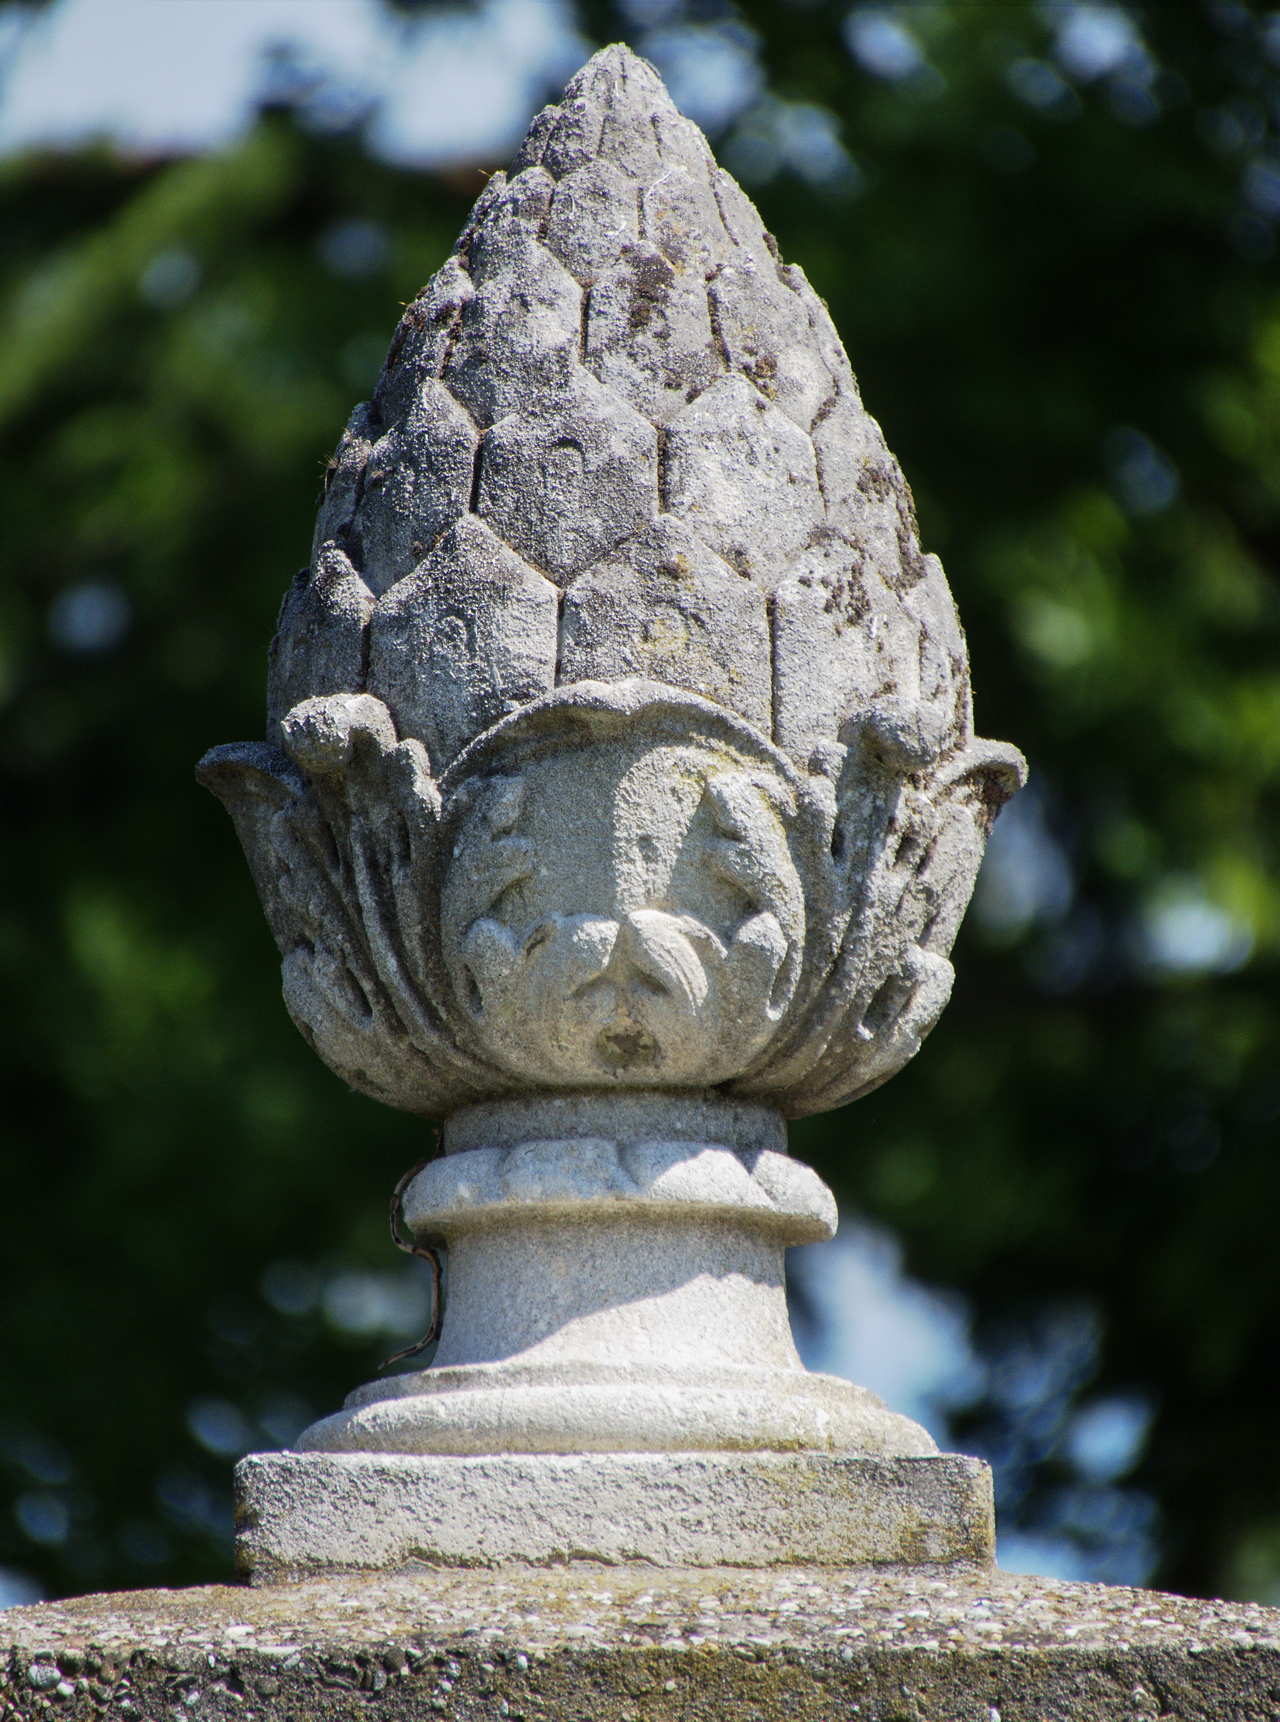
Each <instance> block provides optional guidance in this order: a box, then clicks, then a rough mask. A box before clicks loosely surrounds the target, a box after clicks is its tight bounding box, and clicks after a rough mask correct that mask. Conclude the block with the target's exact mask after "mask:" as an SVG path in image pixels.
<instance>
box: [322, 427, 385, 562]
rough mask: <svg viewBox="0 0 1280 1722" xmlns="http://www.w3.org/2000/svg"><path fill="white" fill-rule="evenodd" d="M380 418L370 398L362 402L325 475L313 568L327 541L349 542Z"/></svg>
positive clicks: (344, 433) (339, 543)
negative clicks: (348, 534)
mask: <svg viewBox="0 0 1280 1722" xmlns="http://www.w3.org/2000/svg"><path fill="white" fill-rule="evenodd" d="M380 422H381V421H380V419H379V417H378V414H377V412H376V411H375V410H374V409H373V408H372V406H371V405H370V403H369V402H364V403H363V404H362V405H360V406H358V407H357V408H356V410H355V411H354V412H353V413H352V415H351V417H350V419H349V420H348V421H347V428H346V430H345V431H344V432H343V433H342V441H341V442H340V443H339V444H338V447H337V449H336V450H335V452H334V456H333V459H332V460H331V461H330V462H329V465H328V468H327V470H326V472H325V475H324V498H323V500H322V501H321V503H320V511H319V513H318V514H317V516H316V530H315V536H314V537H313V538H312V541H311V560H312V566H313V568H314V567H315V565H316V559H317V558H318V557H319V555H320V553H321V552H322V551H323V549H324V547H325V545H327V544H333V543H336V544H338V545H340V546H343V547H345V545H346V540H347V532H348V529H349V528H350V525H351V522H352V521H353V520H354V519H355V513H356V509H357V507H358V506H359V502H360V491H361V488H362V486H363V484H364V469H365V467H366V466H367V464H368V461H369V453H370V450H371V449H372V448H373V440H374V438H375V437H376V436H377V434H378V426H379V424H380ZM317 572H318V570H317Z"/></svg>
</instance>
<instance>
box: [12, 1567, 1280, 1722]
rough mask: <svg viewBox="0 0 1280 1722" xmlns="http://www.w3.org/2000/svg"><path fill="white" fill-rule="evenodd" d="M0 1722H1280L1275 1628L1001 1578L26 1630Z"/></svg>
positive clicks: (334, 1592)
mask: <svg viewBox="0 0 1280 1722" xmlns="http://www.w3.org/2000/svg"><path fill="white" fill-rule="evenodd" d="M0 1638H2V1641H3V1654H4V1657H5V1662H4V1664H3V1666H4V1667H5V1668H6V1669H7V1673H6V1676H5V1679H4V1684H3V1685H2V1686H0V1717H3V1718H10V1717H24V1718H25V1717H36V1716H45V1715H49V1714H52V1713H57V1714H60V1715H66V1716H88V1715H92V1714H98V1715H110V1716H122V1717H125V1718H128V1719H131V1722H149V1719H150V1718H157V1719H159V1718H163V1719H164V1722H184V1718H187V1717H190V1718H196V1717H205V1716H207V1717H215V1716H231V1715H234V1716H236V1717H238V1718H240V1719H241V1722H248V1718H250V1717H256V1718H258V1719H259V1722H269V1719H272V1722H273V1719H274V1718H277V1717H279V1718H282V1719H283V1718H288V1717H293V1718H295V1719H296V1722H305V1719H309V1718H311V1717H339V1716H361V1715H366V1714H377V1715H378V1716H379V1717H382V1716H386V1717H388V1718H391V1717H395V1718H399V1717H409V1716H423V1717H426V1716H433V1717H434V1716H448V1717H456V1718H460V1719H471V1718H477V1719H478V1718H488V1717H494V1718H515V1719H517V1722H518V1719H519V1718H521V1717H524V1718H527V1719H528V1722H533V1719H534V1718H542V1717H548V1718H557V1719H559V1718H565V1719H570V1718H572V1719H575V1722H576V1719H577V1718H582V1719H584V1722H585V1719H587V1718H591V1719H595V1718H601V1719H602V1722H651V1719H652V1722H657V1719H659V1718H662V1719H665V1718H690V1719H693V1718H699V1719H701V1718H711V1717H722V1716H723V1717H734V1718H742V1719H744V1722H753V1719H754V1722H773V1719H774V1718H775V1717H776V1718H782V1717H786V1718H788V1719H792V1718H799V1719H801V1722H807V1719H809V1718H815V1719H816V1718H828V1717H832V1718H834V1717H841V1718H845V1719H850V1722H852V1719H856V1722H933V1719H934V1718H936V1719H938V1722H1033V1719H1034V1722H1059V1719H1062V1722H1066V1719H1068V1718H1069V1719H1070V1722H1093V1719H1094V1718H1104V1717H1105V1718H1111V1717H1130V1718H1133V1717H1141V1716H1169V1717H1174V1718H1178V1719H1180V1722H1190V1719H1193V1718H1194V1719H1197V1722H1198V1719H1201V1718H1204V1719H1206V1722H1207V1719H1210V1718H1212V1719H1213V1722H1220V1719H1221V1722H1255V1719H1257V1722H1262V1719H1268V1722H1270V1719H1272V1718H1276V1717H1280V1610H1274V1609H1267V1608H1262V1607H1259V1606H1257V1605H1253V1604H1239V1603H1225V1602H1202V1601H1197V1600H1194V1599H1187V1598H1181V1597H1172V1596H1165V1595H1162V1594H1160V1593H1158V1592H1153V1591H1134V1590H1125V1589H1120V1588H1109V1587H1105V1586H1099V1585H1076V1584H1065V1583H1057V1582H1053V1581H1048V1580H1043V1579H1034V1578H1023V1577H1016V1576H1013V1575H1010V1574H1004V1573H999V1572H995V1571H993V1570H991V1569H989V1568H987V1569H974V1570H961V1571H957V1570H956V1569H949V1570H948V1571H947V1572H945V1573H942V1572H937V1571H932V1572H931V1571H930V1570H928V1569H924V1568H915V1569H912V1570H910V1571H905V1570H902V1569H895V1570H888V1569H879V1570H870V1569H842V1570H837V1571H832V1570H830V1569H826V1570H819V1569H803V1568H790V1569H777V1568H775V1569H772V1570H770V1571H768V1572H764V1571H755V1570H752V1571H746V1570H740V1569H738V1570H734V1569H726V1568H701V1569H676V1570H670V1569H669V1570H665V1571H659V1570H656V1569H654V1568H651V1567H642V1566H631V1565H629V1566H621V1567H602V1566H596V1565H590V1566H588V1565H585V1564H572V1565H568V1566H564V1567H558V1568H551V1569H545V1568H544V1569H532V1568H525V1567H521V1568H510V1567H508V1568H499V1569H496V1570H492V1569H491V1570H489V1571H486V1572H484V1573H478V1572H465V1571H463V1572H459V1571H457V1570H456V1569H455V1570H451V1571H448V1572H445V1571H423V1572H420V1573H415V1574H407V1575H406V1574H402V1575H398V1576H395V1577H387V1576H383V1575H370V1576H349V1577H347V1578H337V1579H325V1580H316V1581H311V1582H308V1583H303V1584H298V1585H290V1586H279V1587H271V1588H264V1589H257V1590H250V1589H248V1588H240V1587H232V1586H214V1587H209V1588H205V1589H193V1590H186V1591H141V1592H135V1593H129V1594H118V1595H113V1596H98V1597H82V1598H77V1599H75V1600H72V1601H68V1602H62V1603H44V1604H40V1605H38V1606H36V1607H34V1608H25V1609H14V1610H12V1611H10V1612H9V1613H7V1614H6V1615H5V1616H4V1617H3V1624H2V1625H0Z"/></svg>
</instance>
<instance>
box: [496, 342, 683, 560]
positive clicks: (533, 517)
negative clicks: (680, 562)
mask: <svg viewBox="0 0 1280 1722" xmlns="http://www.w3.org/2000/svg"><path fill="white" fill-rule="evenodd" d="M476 509H477V512H478V513H479V514H480V515H481V517H482V518H483V519H485V520H487V521H488V522H489V524H490V525H491V526H492V527H493V529H494V530H495V531H496V532H497V533H499V534H500V535H501V536H502V537H503V538H505V539H506V541H507V543H509V544H510V545H512V546H513V548H514V549H516V550H518V551H519V552H520V554H521V555H522V556H526V557H527V558H528V559H529V560H530V561H533V562H535V563H536V564H537V565H538V566H539V567H541V568H544V569H545V570H546V571H547V573H548V574H550V575H552V576H553V578H557V579H560V580H565V579H568V578H570V577H572V576H573V575H574V574H577V573H580V572H581V571H582V570H583V569H584V568H587V567H589V566H590V565H591V563H592V562H594V561H595V560H596V558H597V557H599V556H602V555H603V554H604V553H605V552H606V551H608V550H611V549H612V548H613V546H614V545H615V544H617V543H618V542H619V541H620V540H621V539H623V538H628V537H630V535H631V534H632V533H633V532H634V531H636V529H637V528H638V527H640V526H642V525H643V524H644V522H645V521H646V520H652V519H653V517H654V515H655V514H656V513H657V512H658V438H657V433H656V432H655V430H654V428H653V426H652V425H651V424H647V423H646V422H645V421H644V419H642V418H641V417H640V415H639V413H637V412H635V411H634V409H633V408H631V407H629V406H627V405H626V404H625V403H624V402H622V401H620V400H619V399H618V398H617V396H616V395H613V394H611V393H610V392H609V391H608V390H607V389H604V388H601V386H600V384H599V383H597V382H596V380H595V379H594V377H592V376H590V375H589V374H588V373H587V372H585V371H581V372H578V373H577V374H576V375H575V377H574V379H573V385H572V387H571V388H569V389H566V390H565V391H564V392H563V393H562V394H561V395H559V396H557V397H555V399H554V400H553V401H552V402H551V403H549V404H548V405H547V406H546V408H545V409H543V410H541V411H538V410H535V411H531V412H528V413H513V414H512V415H511V417H510V418H506V419H503V420H502V422H501V423H500V424H496V425H495V426H494V427H493V429H492V430H491V431H490V432H489V434H488V435H487V436H486V437H485V441H484V450H483V453H482V455H481V463H480V487H479V493H478V496H477V501H476Z"/></svg>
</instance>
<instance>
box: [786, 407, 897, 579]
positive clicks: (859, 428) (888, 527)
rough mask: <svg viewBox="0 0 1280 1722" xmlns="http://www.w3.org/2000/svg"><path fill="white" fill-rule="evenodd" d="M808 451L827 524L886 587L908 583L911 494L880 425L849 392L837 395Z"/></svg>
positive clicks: (816, 430) (825, 410)
mask: <svg viewBox="0 0 1280 1722" xmlns="http://www.w3.org/2000/svg"><path fill="white" fill-rule="evenodd" d="M813 447H814V452H815V454H816V456H817V462H818V477H819V481H820V483H821V485H822V494H823V497H824V499H825V501H826V505H827V519H828V521H829V522H830V524H831V526H832V527H833V528H834V529H835V530H836V531H837V532H839V533H840V534H841V535H842V536H843V537H844V538H845V539H847V540H848V542H849V543H850V544H852V545H853V546H854V547H855V548H856V549H858V550H859V551H861V553H862V555H863V556H864V557H865V558H866V560H867V561H868V562H869V563H870V564H871V566H872V567H874V568H875V569H876V571H877V573H878V574H879V575H880V578H881V579H882V580H883V581H884V582H885V584H886V585H888V586H893V587H898V586H902V585H909V584H911V583H912V582H913V581H914V580H915V579H917V578H918V577H919V568H920V562H921V556H920V546H919V538H918V534H917V531H916V523H915V508H914V505H913V504H912V501H911V493H910V491H909V490H908V489H907V483H906V480H905V479H904V478H903V476H902V470H901V468H900V467H899V465H898V463H897V461H896V460H895V459H894V458H893V456H892V455H891V454H890V452H889V450H888V448H887V447H886V445H885V440H884V437H883V436H882V434H881V431H880V426H879V425H878V424H877V423H876V421H875V420H874V419H873V418H871V417H870V416H869V415H868V414H867V413H866V412H865V411H864V410H863V408H862V406H861V404H860V403H859V401H858V398H857V396H856V395H855V394H852V393H848V392H845V391H843V390H842V391H840V392H839V393H838V394H837V395H836V397H835V399H834V400H833V401H832V402H831V403H830V405H829V406H828V407H826V408H825V409H824V410H823V412H822V413H820V415H819V417H818V420H817V422H816V423H815V425H814V427H813Z"/></svg>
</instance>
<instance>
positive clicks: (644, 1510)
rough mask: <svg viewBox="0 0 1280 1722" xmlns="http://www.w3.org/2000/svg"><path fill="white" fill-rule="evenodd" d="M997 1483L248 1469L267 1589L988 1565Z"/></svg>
mask: <svg viewBox="0 0 1280 1722" xmlns="http://www.w3.org/2000/svg"><path fill="white" fill-rule="evenodd" d="M994 1558H995V1515H994V1507H993V1503H992V1493H991V1472H990V1470H989V1469H988V1467H987V1466H986V1465H985V1464H983V1463H982V1462H981V1461H980V1460H977V1459H968V1458H962V1457H960V1456H959V1455H956V1454H936V1455H933V1456H931V1457H928V1458H899V1459H868V1458H861V1457H856V1456H853V1455H849V1454H824V1453H595V1454H581V1453H579V1454H568V1455H565V1454H550V1453H533V1454H498V1455H484V1456H475V1457H466V1458H463V1457H454V1456H449V1455H440V1454H390V1453H258V1454H253V1455H251V1456H250V1457H249V1458H247V1459H242V1460H241V1461H240V1464H239V1465H238V1466H237V1467H236V1559H237V1564H238V1566H239V1569H240V1571H241V1572H242V1573H243V1574H244V1575H246V1576H247V1577H248V1578H249V1579H250V1581H251V1582H252V1583H254V1584H270V1583H273V1582H276V1581H281V1580H290V1579H298V1578H305V1577H308V1576H314V1575H316V1574H320V1573H323V1572H326V1571H334V1570H354V1569H361V1568H364V1569H368V1568H381V1569H383V1570H386V1569H395V1568H412V1567H413V1566H415V1565H418V1566H442V1565H445V1566H496V1565H498V1564H500V1563H502V1562H509V1561H520V1562H527V1563H529V1564H531V1565H534V1566H549V1565H558V1564H562V1563H564V1562H566V1561H572V1560H580V1559H582V1560H592V1561H601V1562H606V1563H609V1564H611V1565H612V1564H615V1563H618V1562H625V1561H636V1560H643V1561H647V1562H649V1563H650V1564H651V1565H653V1566H654V1567H658V1568H662V1567H704V1566H705V1567H712V1566H741V1567H770V1566H780V1565H781V1566H797V1565H818V1566H855V1565H870V1566H879V1565H886V1564H920V1563H926V1564H929V1565H934V1566H948V1565H952V1564H954V1563H957V1562H960V1563H965V1564H969V1565H973V1564H975V1563H976V1564H983V1563H991V1562H992V1561H994Z"/></svg>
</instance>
